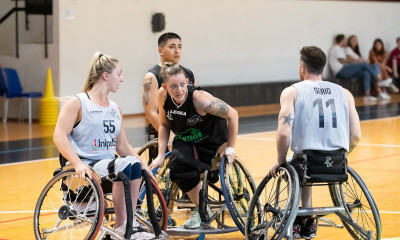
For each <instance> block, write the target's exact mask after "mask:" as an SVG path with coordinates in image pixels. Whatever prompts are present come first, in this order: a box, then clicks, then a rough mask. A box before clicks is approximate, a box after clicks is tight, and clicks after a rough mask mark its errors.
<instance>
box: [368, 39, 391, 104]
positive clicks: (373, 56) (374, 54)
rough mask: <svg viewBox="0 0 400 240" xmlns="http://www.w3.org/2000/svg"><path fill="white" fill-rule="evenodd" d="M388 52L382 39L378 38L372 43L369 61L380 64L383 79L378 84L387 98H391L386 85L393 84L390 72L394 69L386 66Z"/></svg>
mask: <svg viewBox="0 0 400 240" xmlns="http://www.w3.org/2000/svg"><path fill="white" fill-rule="evenodd" d="M386 60H387V53H386V51H385V47H384V45H383V42H382V40H381V39H379V38H377V39H375V41H374V44H373V45H372V49H371V50H370V51H369V61H370V63H374V64H379V67H380V69H381V73H382V79H383V80H382V81H381V82H380V84H378V86H379V87H382V88H381V93H382V94H384V95H385V96H386V98H387V99H390V96H389V95H388V94H387V92H386V89H385V87H391V86H392V81H393V80H392V79H391V78H390V76H389V73H391V72H392V69H391V68H390V67H388V66H386Z"/></svg>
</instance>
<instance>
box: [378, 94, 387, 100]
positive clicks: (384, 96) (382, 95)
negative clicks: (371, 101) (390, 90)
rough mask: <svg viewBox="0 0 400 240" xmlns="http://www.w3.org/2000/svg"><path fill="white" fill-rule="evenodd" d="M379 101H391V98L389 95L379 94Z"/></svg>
mask: <svg viewBox="0 0 400 240" xmlns="http://www.w3.org/2000/svg"><path fill="white" fill-rule="evenodd" d="M379 99H381V100H390V96H389V95H388V94H387V93H384V92H380V93H379Z"/></svg>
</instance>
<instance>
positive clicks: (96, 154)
mask: <svg viewBox="0 0 400 240" xmlns="http://www.w3.org/2000/svg"><path fill="white" fill-rule="evenodd" d="M76 96H77V97H78V98H79V100H80V101H81V106H82V119H81V121H80V122H79V123H78V125H77V126H75V127H74V128H73V129H72V132H71V133H70V135H68V139H69V141H70V142H71V144H72V147H73V148H74V150H75V152H76V154H78V156H79V157H80V158H83V159H88V160H102V159H106V158H114V155H115V150H116V144H117V137H118V135H119V132H120V130H121V116H120V111H119V109H118V105H117V104H116V103H115V102H113V101H111V100H109V104H108V107H102V106H99V105H96V104H94V103H93V102H92V101H91V100H90V99H89V98H88V95H87V94H86V93H79V94H77V95H76Z"/></svg>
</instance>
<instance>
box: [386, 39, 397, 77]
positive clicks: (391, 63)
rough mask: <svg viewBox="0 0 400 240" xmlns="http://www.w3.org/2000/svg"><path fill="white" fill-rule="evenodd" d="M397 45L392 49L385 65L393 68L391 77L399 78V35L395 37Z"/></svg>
mask: <svg viewBox="0 0 400 240" xmlns="http://www.w3.org/2000/svg"><path fill="white" fill-rule="evenodd" d="M396 44H397V47H396V48H395V49H393V51H392V52H391V53H390V56H389V58H388V60H387V63H386V65H387V66H388V67H390V68H392V70H393V77H394V78H395V79H398V80H400V78H399V70H400V69H399V68H400V37H398V38H397V39H396Z"/></svg>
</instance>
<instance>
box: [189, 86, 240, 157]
mask: <svg viewBox="0 0 400 240" xmlns="http://www.w3.org/2000/svg"><path fill="white" fill-rule="evenodd" d="M193 103H194V106H195V108H196V111H197V112H198V113H199V114H200V115H202V116H204V115H206V114H207V113H208V114H211V115H215V116H218V117H221V118H225V119H226V120H227V122H228V145H227V147H231V148H234V147H235V143H236V137H237V133H238V123H239V117H238V113H237V111H236V110H235V109H233V108H232V107H231V106H229V105H228V104H226V103H225V102H224V101H222V100H221V99H218V98H215V97H213V96H212V95H211V94H209V93H208V92H205V91H194V92H193ZM231 160H232V161H233V156H232V159H230V161H231Z"/></svg>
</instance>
